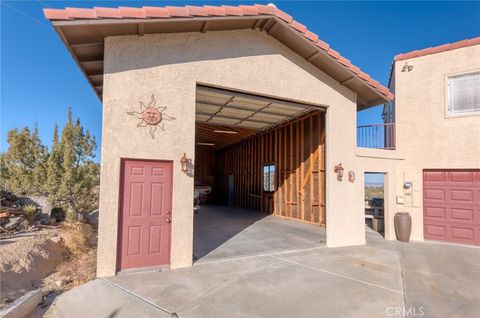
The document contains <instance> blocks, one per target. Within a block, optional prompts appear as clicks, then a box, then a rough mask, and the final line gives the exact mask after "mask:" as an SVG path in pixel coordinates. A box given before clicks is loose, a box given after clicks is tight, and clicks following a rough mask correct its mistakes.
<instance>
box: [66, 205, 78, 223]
mask: <svg viewBox="0 0 480 318" xmlns="http://www.w3.org/2000/svg"><path fill="white" fill-rule="evenodd" d="M65 217H66V218H67V220H68V221H70V222H74V221H76V220H77V213H76V212H75V211H74V210H73V209H72V208H68V209H67V213H66V214H65Z"/></svg>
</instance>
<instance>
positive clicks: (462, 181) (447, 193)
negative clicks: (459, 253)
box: [423, 170, 480, 245]
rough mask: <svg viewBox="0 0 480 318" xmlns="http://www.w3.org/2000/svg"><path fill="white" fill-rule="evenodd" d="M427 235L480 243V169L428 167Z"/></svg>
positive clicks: (425, 182) (425, 192)
mask: <svg viewBox="0 0 480 318" xmlns="http://www.w3.org/2000/svg"><path fill="white" fill-rule="evenodd" d="M423 187H424V189H423V211H424V212H423V213H424V214H423V216H424V222H423V223H424V236H425V238H426V239H432V240H441V241H450V242H457V243H465V244H475V245H480V170H434V171H429V170H425V171H424V173H423Z"/></svg>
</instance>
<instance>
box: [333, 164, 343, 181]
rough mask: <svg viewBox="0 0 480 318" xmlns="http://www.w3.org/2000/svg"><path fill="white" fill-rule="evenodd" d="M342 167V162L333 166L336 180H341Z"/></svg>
mask: <svg viewBox="0 0 480 318" xmlns="http://www.w3.org/2000/svg"><path fill="white" fill-rule="evenodd" d="M343 170H344V169H343V167H342V164H341V163H339V164H338V165H336V166H335V167H334V168H333V171H334V172H335V173H336V174H337V180H338V181H342V178H343Z"/></svg>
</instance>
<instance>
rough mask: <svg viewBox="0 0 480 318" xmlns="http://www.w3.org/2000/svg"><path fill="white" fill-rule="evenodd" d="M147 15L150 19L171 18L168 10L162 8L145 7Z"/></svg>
mask: <svg viewBox="0 0 480 318" xmlns="http://www.w3.org/2000/svg"><path fill="white" fill-rule="evenodd" d="M143 10H145V15H146V16H147V17H149V18H170V13H169V12H168V9H167V8H160V7H143Z"/></svg>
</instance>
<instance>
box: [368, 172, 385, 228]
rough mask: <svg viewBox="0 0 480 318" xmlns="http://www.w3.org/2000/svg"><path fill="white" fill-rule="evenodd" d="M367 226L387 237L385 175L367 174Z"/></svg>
mask: <svg viewBox="0 0 480 318" xmlns="http://www.w3.org/2000/svg"><path fill="white" fill-rule="evenodd" d="M364 179H365V225H366V226H367V227H369V228H370V229H372V230H373V231H375V232H378V233H379V234H381V235H382V236H385V221H384V217H385V201H384V197H385V174H384V173H375V172H365V178H364Z"/></svg>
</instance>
